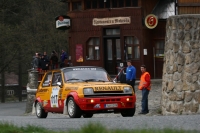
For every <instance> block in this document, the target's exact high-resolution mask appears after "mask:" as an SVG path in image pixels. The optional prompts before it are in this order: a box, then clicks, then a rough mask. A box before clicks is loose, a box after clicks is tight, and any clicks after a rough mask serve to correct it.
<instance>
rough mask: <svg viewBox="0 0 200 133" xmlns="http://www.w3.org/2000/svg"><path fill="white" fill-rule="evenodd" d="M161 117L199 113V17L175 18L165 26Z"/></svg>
mask: <svg viewBox="0 0 200 133" xmlns="http://www.w3.org/2000/svg"><path fill="white" fill-rule="evenodd" d="M161 106H162V113H163V115H168V114H197V113H198V114H199V113H200V15H176V16H172V17H169V18H168V20H167V24H166V37H165V58H164V67H163V82H162V98H161Z"/></svg>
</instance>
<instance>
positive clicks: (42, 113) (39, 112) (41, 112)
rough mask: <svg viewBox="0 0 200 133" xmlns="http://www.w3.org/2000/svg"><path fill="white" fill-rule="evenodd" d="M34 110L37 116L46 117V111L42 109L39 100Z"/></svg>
mask: <svg viewBox="0 0 200 133" xmlns="http://www.w3.org/2000/svg"><path fill="white" fill-rule="evenodd" d="M35 112H36V116H37V117H38V118H47V115H48V112H45V111H44V109H43V107H42V105H41V103H40V102H37V103H36V107H35Z"/></svg>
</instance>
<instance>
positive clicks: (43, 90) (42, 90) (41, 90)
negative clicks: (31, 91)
mask: <svg viewBox="0 0 200 133" xmlns="http://www.w3.org/2000/svg"><path fill="white" fill-rule="evenodd" d="M47 91H48V89H39V90H38V92H47Z"/></svg>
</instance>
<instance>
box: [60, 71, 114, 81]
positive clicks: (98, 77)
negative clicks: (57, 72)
mask: <svg viewBox="0 0 200 133" xmlns="http://www.w3.org/2000/svg"><path fill="white" fill-rule="evenodd" d="M64 78H65V82H89V81H90V82H97V81H99V82H111V78H110V76H109V75H108V74H107V72H106V71H105V70H104V69H101V68H85V67H84V68H69V69H65V70H64Z"/></svg>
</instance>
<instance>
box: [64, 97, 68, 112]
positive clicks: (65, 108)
mask: <svg viewBox="0 0 200 133" xmlns="http://www.w3.org/2000/svg"><path fill="white" fill-rule="evenodd" d="M66 102H67V99H65V101H64V108H63V115H68V111H67V103H66Z"/></svg>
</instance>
